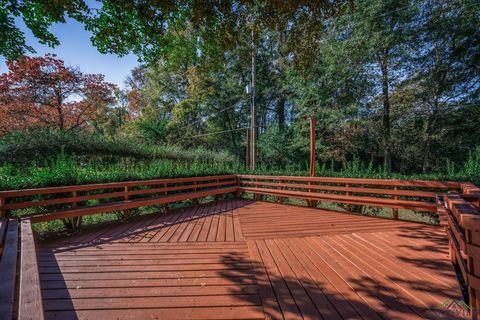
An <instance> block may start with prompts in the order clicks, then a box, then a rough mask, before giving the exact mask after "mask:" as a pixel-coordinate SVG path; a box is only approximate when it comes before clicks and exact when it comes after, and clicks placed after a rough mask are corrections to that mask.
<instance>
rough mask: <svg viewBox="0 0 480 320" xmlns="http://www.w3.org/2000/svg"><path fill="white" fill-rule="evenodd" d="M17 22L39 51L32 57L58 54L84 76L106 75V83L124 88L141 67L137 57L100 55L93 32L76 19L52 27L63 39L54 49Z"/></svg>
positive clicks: (1, 69)
mask: <svg viewBox="0 0 480 320" xmlns="http://www.w3.org/2000/svg"><path fill="white" fill-rule="evenodd" d="M16 22H17V26H19V27H20V29H21V30H22V31H23V32H25V34H26V38H27V44H28V45H30V46H32V47H33V48H34V49H35V50H36V51H37V53H36V54H32V55H34V56H39V55H40V56H42V55H45V54H47V53H55V54H56V55H57V56H58V57H59V58H61V59H62V60H64V61H65V63H66V64H67V65H72V66H78V67H79V68H80V70H81V71H83V72H85V73H101V74H104V75H105V80H106V81H108V82H111V83H115V84H116V85H118V86H119V87H120V88H124V87H125V83H124V81H125V78H126V77H127V75H128V74H129V73H130V70H131V69H132V68H133V67H134V66H135V65H137V64H138V62H137V57H136V56H135V55H133V54H129V55H127V56H124V57H121V58H120V57H118V56H116V55H113V54H101V53H99V52H98V51H97V49H96V48H95V47H93V46H92V43H91V41H90V32H88V31H85V29H84V28H83V25H82V24H80V23H78V22H77V21H75V20H72V19H67V22H66V23H62V24H55V25H53V26H52V27H51V28H50V31H51V32H52V33H53V34H55V36H57V38H58V39H59V40H60V45H59V46H57V47H55V48H50V47H48V46H46V45H42V44H40V43H38V41H37V40H36V39H35V37H34V36H33V35H32V33H31V32H30V30H28V28H26V27H25V25H24V24H23V22H22V21H20V19H16ZM6 71H8V68H7V66H6V65H5V59H4V58H3V57H1V56H0V74H1V73H5V72H6Z"/></svg>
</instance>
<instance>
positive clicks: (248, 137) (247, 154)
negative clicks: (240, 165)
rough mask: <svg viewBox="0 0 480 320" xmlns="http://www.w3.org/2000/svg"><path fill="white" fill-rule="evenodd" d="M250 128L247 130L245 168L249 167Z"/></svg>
mask: <svg viewBox="0 0 480 320" xmlns="http://www.w3.org/2000/svg"><path fill="white" fill-rule="evenodd" d="M250 143H251V142H250V130H247V151H246V154H245V170H249V169H250Z"/></svg>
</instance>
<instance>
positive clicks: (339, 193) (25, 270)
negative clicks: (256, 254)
mask: <svg viewBox="0 0 480 320" xmlns="http://www.w3.org/2000/svg"><path fill="white" fill-rule="evenodd" d="M227 193H235V194H236V196H240V194H241V193H253V194H255V195H260V196H261V195H268V196H274V197H276V198H277V200H279V201H280V202H281V201H283V200H285V199H286V198H300V199H304V200H307V201H309V204H310V205H313V204H315V202H316V201H324V202H336V203H341V204H349V205H361V206H373V207H386V208H392V209H393V218H395V219H396V218H398V211H397V210H398V209H410V210H414V211H423V212H438V214H439V216H440V219H441V222H442V224H443V225H444V226H445V228H446V231H447V235H448V239H449V244H450V246H449V248H450V258H451V260H452V263H453V264H455V265H457V266H458V268H459V269H460V270H461V273H462V275H463V277H464V279H465V282H466V284H467V286H468V290H469V299H470V301H469V302H470V306H471V307H472V308H474V309H473V310H475V312H472V315H474V314H476V312H478V308H479V307H480V213H479V210H480V209H479V207H480V189H479V188H477V187H476V186H474V185H472V184H470V183H458V182H445V181H423V180H422V181H420V180H387V179H350V178H322V177H292V176H257V175H222V176H208V177H192V178H178V179H160V180H147V181H130V182H118V183H105V184H91V185H80V186H67V187H56V188H41V189H30V190H14V191H2V192H0V280H2V285H3V283H8V287H7V286H4V287H2V290H0V305H2V306H7V308H0V318H3V317H4V316H5V315H6V318H9V315H11V314H12V307H13V294H14V293H13V292H14V291H13V290H14V289H13V288H14V282H15V278H16V277H15V273H16V270H17V268H18V269H19V270H20V278H19V284H18V286H17V287H18V288H19V292H20V293H19V300H20V304H19V308H18V318H19V319H30V318H35V317H36V315H37V314H40V313H41V314H43V312H41V310H42V302H41V295H40V289H39V288H40V287H39V285H40V284H39V279H38V267H37V265H36V258H35V243H34V239H33V234H32V229H31V223H36V222H43V221H50V220H56V219H64V220H65V219H67V220H68V219H73V218H78V217H82V216H85V215H91V214H96V213H103V212H115V211H125V212H128V210H130V209H134V208H139V207H143V206H155V205H163V204H167V203H172V202H177V201H185V200H195V199H198V198H203V197H208V196H215V197H218V196H219V195H222V194H227ZM12 210H33V211H32V212H33V213H31V214H29V215H27V216H26V217H24V218H23V219H22V220H21V221H20V228H18V227H17V224H18V221H17V219H14V218H10V219H9V218H8V217H9V216H10V211H12ZM19 231H20V232H19ZM18 233H20V235H21V237H20V238H21V242H20V243H18ZM2 234H4V235H5V234H6V235H5V236H2ZM2 239H5V249H4V250H1V249H2V243H1V241H2ZM18 248H19V249H20V250H19V251H20V262H19V267H17V250H18ZM3 289H6V290H3ZM472 317H474V316H472ZM38 318H39V319H41V318H40V316H38Z"/></svg>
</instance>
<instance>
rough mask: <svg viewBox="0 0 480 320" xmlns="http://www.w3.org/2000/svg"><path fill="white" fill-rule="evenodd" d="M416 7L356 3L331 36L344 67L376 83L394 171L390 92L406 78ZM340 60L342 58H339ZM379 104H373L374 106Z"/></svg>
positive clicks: (381, 1)
mask: <svg viewBox="0 0 480 320" xmlns="http://www.w3.org/2000/svg"><path fill="white" fill-rule="evenodd" d="M416 9H417V8H416V6H414V4H413V3H412V2H411V1H410V0H366V1H356V2H355V3H354V6H353V9H351V10H350V11H349V12H348V13H347V14H345V15H343V16H342V17H340V18H339V19H337V20H336V21H335V24H334V28H333V33H332V36H333V37H334V39H335V40H336V41H337V42H338V47H337V48H338V52H339V55H340V56H341V57H342V58H344V59H343V60H338V61H340V62H342V63H348V64H353V65H361V67H362V71H363V72H365V73H366V74H368V75H369V77H370V78H371V79H373V80H374V81H373V82H372V84H373V85H374V87H375V89H376V92H378V97H379V98H380V99H378V100H377V101H379V102H380V105H381V108H382V116H381V119H382V120H381V139H382V149H383V162H384V165H385V167H386V169H387V171H388V172H391V171H392V144H391V140H392V137H391V131H392V130H391V97H390V95H391V92H392V90H393V89H394V88H393V86H394V85H395V84H398V83H400V82H401V79H402V77H405V75H406V74H407V70H408V69H407V67H406V66H407V63H406V61H407V60H408V59H409V56H408V54H409V52H410V51H411V50H410V42H409V40H410V39H411V36H412V30H413V29H412V26H411V24H412V20H413V17H414V16H415V13H416ZM340 56H339V57H340ZM375 104H378V102H376V100H375V99H374V100H371V105H372V106H374V105H375Z"/></svg>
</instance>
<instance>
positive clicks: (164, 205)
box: [160, 183, 168, 213]
mask: <svg viewBox="0 0 480 320" xmlns="http://www.w3.org/2000/svg"><path fill="white" fill-rule="evenodd" d="M163 188H164V189H167V188H168V183H164V184H163ZM163 194H164V195H165V196H166V195H168V191H167V190H165V191H164V192H163ZM167 211H168V204H167V203H163V204H162V205H161V209H160V212H161V213H167Z"/></svg>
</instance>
